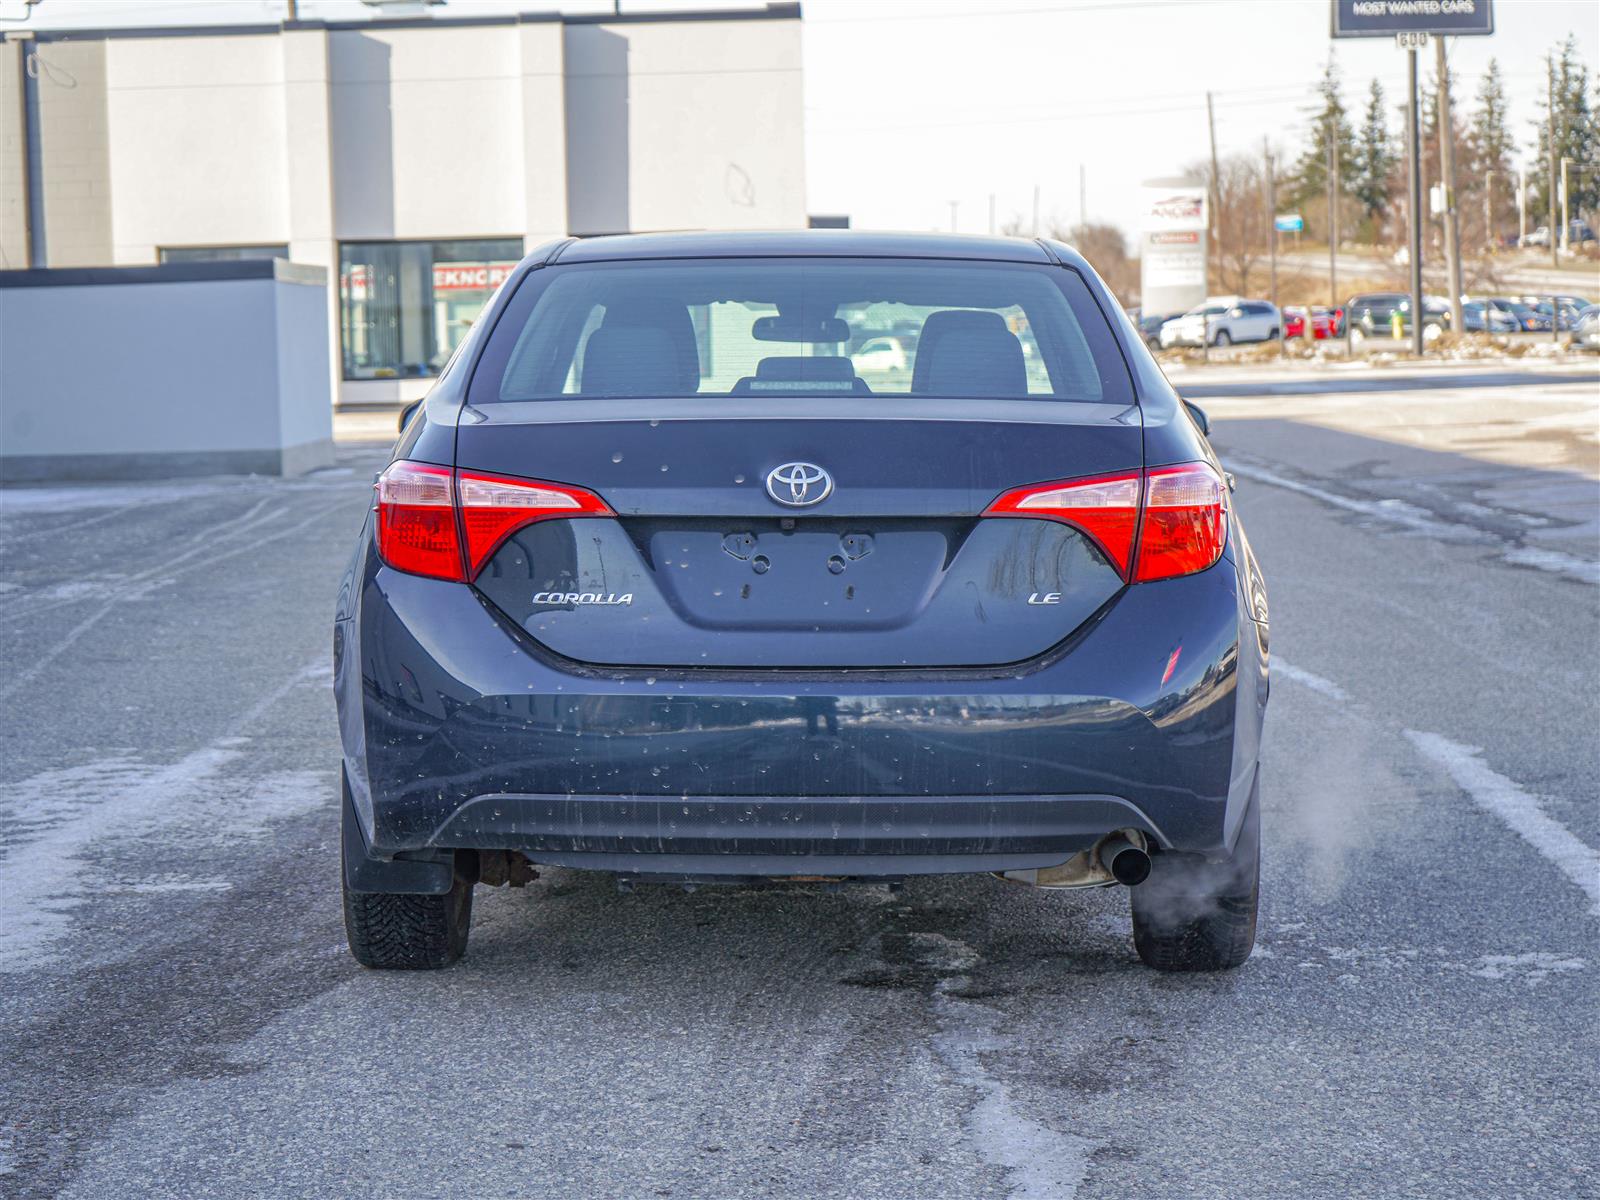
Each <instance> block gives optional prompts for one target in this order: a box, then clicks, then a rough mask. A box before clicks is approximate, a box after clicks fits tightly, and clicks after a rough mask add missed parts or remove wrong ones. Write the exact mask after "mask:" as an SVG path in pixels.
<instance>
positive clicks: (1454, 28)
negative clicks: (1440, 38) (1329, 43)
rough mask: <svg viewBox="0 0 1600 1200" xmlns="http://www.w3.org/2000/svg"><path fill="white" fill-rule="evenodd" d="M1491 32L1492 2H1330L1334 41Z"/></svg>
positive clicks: (1466, 0)
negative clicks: (1407, 34) (1400, 34)
mask: <svg viewBox="0 0 1600 1200" xmlns="http://www.w3.org/2000/svg"><path fill="white" fill-rule="evenodd" d="M1493 32H1494V4H1493V0H1333V36H1334V37H1336V38H1358V37H1393V36H1394V35H1395V34H1397V33H1431V34H1437V35H1445V34H1448V35H1450V36H1452V37H1459V36H1462V35H1472V34H1489V33H1493Z"/></svg>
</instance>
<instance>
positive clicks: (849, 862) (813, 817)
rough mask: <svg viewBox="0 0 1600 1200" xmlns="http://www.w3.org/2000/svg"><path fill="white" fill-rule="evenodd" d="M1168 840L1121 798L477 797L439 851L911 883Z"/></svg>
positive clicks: (624, 867) (574, 863)
mask: <svg viewBox="0 0 1600 1200" xmlns="http://www.w3.org/2000/svg"><path fill="white" fill-rule="evenodd" d="M1125 828H1134V829H1139V830H1141V831H1143V832H1146V833H1147V834H1149V835H1150V836H1152V837H1159V831H1158V830H1156V829H1155V827H1154V826H1153V825H1152V823H1151V822H1150V820H1149V818H1148V817H1146V816H1145V815H1144V814H1143V813H1141V812H1140V811H1139V810H1138V809H1137V808H1136V807H1134V806H1133V805H1132V804H1129V803H1128V802H1127V801H1125V800H1121V799H1119V798H1117V797H1115V796H992V797H976V796H921V797H915V798H910V797H889V796H853V797H838V796H830V797H815V796H782V797H762V798H756V797H750V796H697V797H693V798H677V797H674V798H662V797H649V796H548V795H546V796H530V795H506V794H499V795H489V796H479V797H476V798H475V799H473V800H470V801H468V802H467V803H466V804H464V805H462V806H461V807H460V808H459V809H457V810H456V812H455V813H454V814H453V815H452V816H451V817H450V819H449V820H447V821H446V822H445V823H444V825H442V826H441V827H440V828H439V829H438V830H437V831H436V832H435V833H434V834H433V836H432V837H431V838H430V839H429V844H430V845H431V846H433V847H437V848H441V849H480V850H491V849H507V850H521V851H522V852H524V853H525V854H527V855H528V856H529V857H530V858H532V859H534V860H535V861H537V862H541V863H549V864H551V865H554V866H567V867H594V868H598V869H601V870H608V871H626V872H629V873H637V874H651V873H662V872H666V873H673V874H678V873H682V874H691V875H696V874H712V875H793V874H802V873H803V874H807V875H854V876H870V875H907V874H950V873H958V872H969V871H998V870H1008V869H1013V868H1020V867H1029V866H1039V867H1044V866H1053V865H1055V864H1056V863H1059V862H1062V861H1063V860H1064V859H1067V858H1069V857H1071V856H1072V855H1073V854H1075V853H1077V852H1078V851H1079V850H1083V849H1087V848H1088V847H1090V846H1092V845H1093V844H1094V843H1095V842H1096V841H1097V840H1098V839H1099V838H1101V837H1102V836H1103V835H1104V834H1105V833H1106V832H1107V831H1108V830H1112V829H1125Z"/></svg>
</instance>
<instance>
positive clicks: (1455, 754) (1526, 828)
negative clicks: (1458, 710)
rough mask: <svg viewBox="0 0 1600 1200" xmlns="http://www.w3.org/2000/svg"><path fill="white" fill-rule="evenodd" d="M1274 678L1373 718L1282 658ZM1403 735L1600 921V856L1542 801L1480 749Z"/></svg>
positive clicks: (1334, 687)
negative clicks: (1573, 889)
mask: <svg viewBox="0 0 1600 1200" xmlns="http://www.w3.org/2000/svg"><path fill="white" fill-rule="evenodd" d="M1272 673H1273V675H1274V676H1276V677H1277V678H1279V679H1287V680H1289V681H1290V682H1291V683H1298V684H1299V685H1300V686H1301V687H1304V688H1307V689H1309V690H1310V691H1313V692H1316V693H1317V694H1318V695H1322V696H1326V697H1328V698H1329V699H1331V700H1333V701H1335V702H1336V703H1337V704H1338V705H1339V707H1341V708H1343V709H1345V710H1346V711H1347V712H1351V713H1354V714H1359V715H1369V714H1363V705H1362V704H1361V703H1360V701H1357V700H1352V699H1351V698H1350V696H1349V695H1348V694H1347V693H1346V692H1345V690H1344V689H1343V688H1342V687H1340V686H1339V685H1338V684H1337V683H1334V682H1333V680H1331V679H1324V678H1323V677H1322V676H1321V675H1318V674H1316V673H1314V672H1312V671H1306V670H1303V669H1302V668H1300V667H1297V666H1294V665H1293V664H1291V663H1286V662H1284V661H1283V660H1282V659H1279V658H1274V659H1273V660H1272ZM1403 732H1404V733H1405V735H1406V738H1407V740H1409V741H1410V742H1411V744H1412V745H1413V746H1415V747H1416V748H1417V750H1418V751H1419V752H1420V753H1421V754H1422V755H1423V757H1425V758H1427V759H1428V760H1430V761H1431V762H1433V763H1434V764H1436V765H1437V766H1440V767H1443V768H1444V769H1445V771H1446V772H1447V773H1448V774H1449V775H1450V777H1451V778H1452V779H1454V780H1455V782H1456V786H1457V787H1459V788H1460V789H1461V790H1462V791H1464V792H1466V793H1467V795H1469V796H1471V797H1472V799H1473V800H1474V801H1475V802H1476V803H1477V804H1478V806H1479V807H1480V808H1483V809H1485V810H1486V811H1488V812H1489V813H1491V814H1493V815H1494V816H1495V817H1498V818H1499V819H1500V820H1501V821H1503V822H1504V823H1505V824H1506V825H1507V826H1509V827H1510V828H1511V830H1512V831H1513V832H1514V833H1516V834H1518V835H1519V836H1521V837H1522V839H1523V840H1524V841H1526V842H1527V843H1528V844H1529V845H1530V846H1532V847H1533V848H1534V849H1535V850H1537V851H1538V852H1539V853H1540V854H1542V855H1544V857H1545V858H1547V859H1549V860H1550V862H1551V863H1553V864H1554V865H1555V866H1556V867H1557V868H1558V869H1559V870H1560V871H1561V873H1562V874H1563V875H1565V876H1566V877H1567V878H1568V879H1570V880H1572V882H1573V883H1575V884H1577V885H1578V887H1579V888H1580V889H1581V890H1582V891H1583V893H1584V895H1586V896H1588V897H1589V911H1590V912H1592V913H1593V914H1594V915H1596V916H1600V851H1596V850H1593V849H1591V848H1590V847H1589V845H1588V844H1587V843H1586V842H1584V841H1583V839H1581V838H1579V837H1578V836H1577V835H1576V834H1574V833H1573V832H1572V831H1571V830H1570V829H1568V828H1567V827H1566V826H1565V825H1563V824H1561V823H1560V822H1559V821H1557V820H1555V818H1553V817H1551V816H1550V815H1548V814H1547V813H1546V812H1545V811H1544V809H1543V807H1542V806H1541V804H1540V800H1539V797H1538V796H1535V795H1534V794H1533V793H1532V792H1529V791H1527V790H1526V789H1524V788H1523V787H1522V786H1521V785H1520V784H1518V783H1516V782H1515V781H1514V780H1511V779H1507V778H1506V777H1505V776H1504V775H1501V774H1500V773H1499V772H1497V771H1494V770H1492V769H1491V768H1490V767H1489V766H1488V764H1486V763H1485V762H1484V761H1483V751H1482V750H1481V749H1479V748H1478V747H1477V746H1467V745H1464V744H1462V743H1461V742H1453V741H1451V740H1450V739H1449V738H1447V737H1444V736H1442V735H1441V734H1437V733H1428V732H1425V731H1422V730H1417V729H1407V730H1403Z"/></svg>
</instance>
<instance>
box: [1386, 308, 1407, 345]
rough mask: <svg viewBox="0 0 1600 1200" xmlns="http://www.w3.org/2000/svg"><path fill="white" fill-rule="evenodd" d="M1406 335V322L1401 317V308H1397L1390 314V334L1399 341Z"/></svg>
mask: <svg viewBox="0 0 1600 1200" xmlns="http://www.w3.org/2000/svg"><path fill="white" fill-rule="evenodd" d="M1405 335H1406V323H1405V321H1404V320H1403V319H1402V318H1401V316H1400V310H1399V309H1398V308H1397V309H1395V310H1394V311H1393V312H1392V313H1390V314H1389V336H1390V337H1392V338H1393V339H1394V340H1395V341H1397V342H1398V341H1399V340H1400V339H1401V338H1403V337H1405Z"/></svg>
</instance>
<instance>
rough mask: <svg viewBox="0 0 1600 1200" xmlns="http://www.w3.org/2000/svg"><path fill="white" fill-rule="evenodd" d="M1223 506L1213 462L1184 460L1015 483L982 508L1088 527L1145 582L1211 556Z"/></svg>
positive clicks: (1190, 569) (1123, 569)
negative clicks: (1082, 476)
mask: <svg viewBox="0 0 1600 1200" xmlns="http://www.w3.org/2000/svg"><path fill="white" fill-rule="evenodd" d="M1227 512H1228V503H1227V491H1226V489H1225V488H1224V486H1223V483H1222V479H1221V477H1220V476H1218V474H1217V473H1216V471H1215V470H1213V469H1212V467H1211V466H1210V464H1208V463H1183V464H1181V465H1179V466H1174V467H1155V468H1153V469H1151V470H1150V471H1146V472H1140V471H1127V472H1122V473H1120V474H1116V475H1102V476H1097V477H1095V478H1093V479H1077V480H1062V481H1060V482H1057V483H1041V484H1034V485H1033V486H1031V487H1022V488H1014V489H1012V490H1011V491H1009V492H1006V493H1004V494H1003V495H1002V496H1001V497H1000V498H999V499H998V500H996V501H995V502H994V503H993V504H991V505H990V506H989V507H988V509H987V510H986V511H985V513H984V515H985V516H990V517H1042V518H1046V519H1049V520H1053V521H1062V522H1064V523H1066V524H1068V525H1071V526H1073V527H1074V528H1077V529H1080V530H1082V531H1083V532H1084V533H1085V534H1087V535H1088V536H1089V538H1090V539H1091V540H1093V541H1094V543H1095V544H1096V545H1097V546H1099V547H1100V549H1101V550H1102V551H1104V553H1105V555H1106V557H1107V558H1108V559H1110V560H1111V565H1112V566H1114V567H1116V569H1117V573H1118V574H1119V575H1121V576H1122V577H1123V578H1124V579H1128V580H1130V581H1131V582H1133V583H1148V582H1150V581H1152V580H1156V579H1171V578H1173V577H1174V576H1177V575H1192V574H1194V573H1195V572H1197V571H1204V570H1205V569H1206V568H1207V567H1210V566H1211V565H1212V564H1213V563H1215V562H1216V561H1217V559H1218V558H1220V557H1221V556H1222V547H1223V543H1224V542H1225V541H1226V540H1227V536H1228V522H1227ZM1141 513H1142V516H1143V520H1142V522H1141V520H1140V517H1141ZM1136 534H1137V539H1138V544H1137V546H1136V545H1135V544H1134V543H1135V535H1136ZM1130 564H1131V567H1132V569H1131V570H1130Z"/></svg>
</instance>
